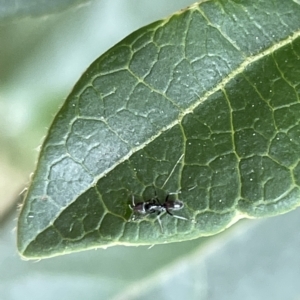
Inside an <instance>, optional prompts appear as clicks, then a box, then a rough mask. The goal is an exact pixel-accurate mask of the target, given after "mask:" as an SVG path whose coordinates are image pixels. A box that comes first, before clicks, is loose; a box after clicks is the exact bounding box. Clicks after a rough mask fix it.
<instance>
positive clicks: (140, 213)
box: [129, 192, 189, 232]
mask: <svg viewBox="0 0 300 300" xmlns="http://www.w3.org/2000/svg"><path fill="white" fill-rule="evenodd" d="M169 196H170V194H168V195H167V197H166V199H165V202H164V203H160V201H159V199H158V197H157V195H156V192H155V197H154V198H152V199H150V200H148V201H145V202H138V203H134V196H132V205H129V207H130V208H131V210H132V211H133V215H132V217H131V220H132V221H135V220H138V219H141V218H144V217H146V216H148V215H151V214H156V216H157V220H158V223H159V226H160V229H161V231H162V232H164V230H163V227H162V223H161V220H160V217H159V215H160V214H161V213H167V214H169V215H170V216H172V217H174V218H177V219H181V220H187V221H188V220H189V219H187V218H185V217H181V216H177V215H174V214H172V212H171V211H176V210H180V209H182V208H183V206H184V204H183V202H182V201H180V200H170V199H169Z"/></svg>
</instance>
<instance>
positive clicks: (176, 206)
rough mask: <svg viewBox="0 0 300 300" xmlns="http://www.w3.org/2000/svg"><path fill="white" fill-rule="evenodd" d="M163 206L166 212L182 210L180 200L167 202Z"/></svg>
mask: <svg viewBox="0 0 300 300" xmlns="http://www.w3.org/2000/svg"><path fill="white" fill-rule="evenodd" d="M165 206H166V208H167V209H168V210H180V209H182V208H183V202H182V201H180V200H174V201H173V200H172V201H167V202H166V203H165Z"/></svg>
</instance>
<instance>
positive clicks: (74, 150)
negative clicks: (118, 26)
mask: <svg viewBox="0 0 300 300" xmlns="http://www.w3.org/2000/svg"><path fill="white" fill-rule="evenodd" d="M299 35H300V7H299V5H298V4H297V3H296V2H294V1H285V2H284V3H283V2H282V1H279V0H277V1H271V0H269V1H256V2H255V3H253V2H252V1H243V2H241V1H207V2H204V3H201V4H197V5H194V6H192V7H190V8H188V9H186V10H184V11H181V12H180V13H178V14H175V15H173V16H172V17H170V18H169V19H166V20H162V21H159V22H156V23H153V24H151V25H149V26H146V27H144V28H142V29H140V30H138V31H137V32H134V33H133V34H131V35H130V36H128V37H127V38H125V39H124V40H123V41H121V42H120V43H119V44H117V45H116V46H115V47H113V48H112V49H110V50H109V51H108V52H107V53H105V54H104V55H102V56H101V57H100V58H99V59H97V60H96V61H95V62H94V63H93V64H92V65H91V66H90V67H89V68H88V70H87V71H86V72H85V74H83V76H82V77H81V78H80V80H79V81H78V82H77V84H76V85H75V87H74V89H73V91H72V92H71V94H70V95H69V97H68V99H67V100H66V102H65V104H64V106H63V107H62V109H61V110H60V112H59V113H58V114H57V116H56V118H55V120H54V122H53V124H52V126H51V128H50V130H49V133H48V136H47V137H46V139H45V142H44V144H43V147H42V150H41V153H40V159H39V163H38V166H37V170H36V172H35V174H34V176H33V179H32V183H31V186H30V187H29V189H28V192H27V195H26V199H25V202H24V205H23V207H22V211H21V214H20V217H19V226H18V247H19V251H20V253H21V254H22V255H24V256H26V257H29V258H30V257H48V256H53V255H59V254H64V253H68V252H72V251H79V250H83V249H88V248H94V247H107V246H112V245H116V244H125V245H140V244H149V245H151V244H156V243H164V242H173V241H182V240H188V239H193V238H197V237H200V236H208V235H212V234H216V233H218V232H220V231H222V230H224V229H225V228H227V227H228V226H230V225H231V224H233V223H234V222H236V221H237V220H238V219H240V218H243V217H267V216H273V215H277V214H281V213H284V212H287V211H290V210H292V209H294V208H296V207H297V206H298V205H299V183H300V164H299V158H298V157H299V155H298V153H299V150H300V135H299V133H300V127H299V121H298V120H299V119H300V118H299V116H300V109H299V108H300V107H299V105H300V104H299V80H300V71H299V70H300V38H299ZM181 157H182V159H180V158H181ZM155 191H157V194H158V197H159V199H161V201H162V202H163V201H164V198H165V197H166V195H167V194H169V193H172V192H176V191H181V193H180V194H179V198H180V199H181V200H182V201H183V202H184V208H183V209H182V210H180V211H178V212H176V214H177V215H180V216H182V217H185V218H188V219H190V220H192V219H193V220H195V222H192V221H186V220H180V219H177V218H172V217H171V216H169V215H163V216H162V217H161V220H162V225H163V229H164V233H161V230H160V227H159V225H158V222H157V218H155V217H147V218H141V219H140V220H138V221H136V222H129V219H130V216H131V210H130V208H129V204H130V203H131V196H132V195H135V199H136V202H137V201H145V200H149V199H151V198H152V197H154V194H155ZM176 197H178V196H176V195H175V196H174V198H176Z"/></svg>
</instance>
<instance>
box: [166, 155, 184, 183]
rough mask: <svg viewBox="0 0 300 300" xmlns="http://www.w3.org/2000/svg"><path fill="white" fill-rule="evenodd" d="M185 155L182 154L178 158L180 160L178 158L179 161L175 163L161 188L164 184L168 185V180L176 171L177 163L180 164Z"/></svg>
mask: <svg viewBox="0 0 300 300" xmlns="http://www.w3.org/2000/svg"><path fill="white" fill-rule="evenodd" d="M183 156H184V154H182V155H181V156H180V157H179V158H178V160H177V162H176V163H175V165H174V167H173V169H172V171H171V172H170V175H169V176H168V178H167V179H166V181H165V182H164V184H163V185H162V187H161V189H163V188H164V186H165V185H166V183H167V182H168V180H169V179H170V177H171V176H172V174H173V173H174V171H175V169H176V167H177V165H178V164H179V162H180V161H181V159H182V158H183Z"/></svg>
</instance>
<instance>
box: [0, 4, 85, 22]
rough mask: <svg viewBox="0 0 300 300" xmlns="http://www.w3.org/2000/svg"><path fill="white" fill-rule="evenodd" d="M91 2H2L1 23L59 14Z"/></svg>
mask: <svg viewBox="0 0 300 300" xmlns="http://www.w3.org/2000/svg"><path fill="white" fill-rule="evenodd" d="M86 2H89V0H51V1H47V0H46V1H45V0H43V1H42V0H14V1H10V0H0V8H1V9H0V22H7V21H12V20H16V19H20V18H24V17H40V16H44V15H48V14H53V13H59V12H61V11H63V10H65V9H68V8H70V7H74V6H78V5H82V4H83V3H86Z"/></svg>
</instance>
